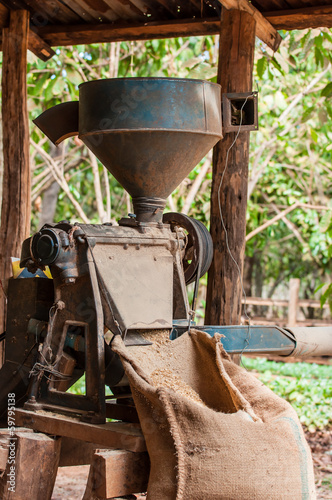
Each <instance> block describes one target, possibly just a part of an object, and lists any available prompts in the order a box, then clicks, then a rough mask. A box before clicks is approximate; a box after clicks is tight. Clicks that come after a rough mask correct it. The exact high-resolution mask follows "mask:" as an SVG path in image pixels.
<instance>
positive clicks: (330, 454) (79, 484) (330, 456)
mask: <svg viewBox="0 0 332 500" xmlns="http://www.w3.org/2000/svg"><path fill="white" fill-rule="evenodd" d="M306 437H307V440H308V443H309V445H310V448H311V451H312V454H313V461H314V467H315V478H316V487H317V499H318V500H322V499H324V500H326V499H329V500H332V430H330V431H327V430H325V431H317V432H315V433H309V432H307V433H306ZM88 474H89V466H88V465H83V466H80V467H62V468H61V469H59V472H58V475H57V479H56V483H55V488H54V492H53V496H52V500H81V499H82V497H83V494H84V491H85V485H86V481H87V478H88ZM127 498H128V499H129V497H127ZM131 498H132V499H137V500H146V497H145V496H142V495H137V496H136V495H135V496H133V497H131Z"/></svg>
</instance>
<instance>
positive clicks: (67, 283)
mask: <svg viewBox="0 0 332 500" xmlns="http://www.w3.org/2000/svg"><path fill="white" fill-rule="evenodd" d="M75 281H76V278H66V279H65V283H66V285H73V284H74V283H75Z"/></svg>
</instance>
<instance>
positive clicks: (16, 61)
mask: <svg viewBox="0 0 332 500" xmlns="http://www.w3.org/2000/svg"><path fill="white" fill-rule="evenodd" d="M28 34H29V12H28V11H26V10H15V11H11V12H10V21H9V27H8V28H4V29H3V30H2V47H3V63H2V127H3V160H4V163H3V168H4V171H3V190H2V209H1V228H0V279H1V283H2V286H0V333H2V332H3V331H4V330H5V310H6V301H5V294H4V289H5V288H6V286H5V281H6V280H7V279H8V278H9V277H10V276H11V261H10V258H11V257H19V256H20V251H21V244H22V241H23V240H24V239H25V238H26V237H27V236H28V235H29V231H30V165H29V121H28V109H27V83H26V79H27V48H28ZM0 361H1V353H0ZM0 364H1V363H0Z"/></svg>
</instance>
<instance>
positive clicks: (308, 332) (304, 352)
mask: <svg viewBox="0 0 332 500" xmlns="http://www.w3.org/2000/svg"><path fill="white" fill-rule="evenodd" d="M287 331H288V332H289V333H291V334H292V335H293V337H294V339H295V342H296V345H295V348H294V350H293V351H292V352H291V353H290V354H288V356H297V357H303V358H304V357H312V356H332V326H318V327H310V326H309V327H301V326H297V327H292V328H287Z"/></svg>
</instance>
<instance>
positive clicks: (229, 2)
mask: <svg viewBox="0 0 332 500" xmlns="http://www.w3.org/2000/svg"><path fill="white" fill-rule="evenodd" d="M218 1H219V2H220V3H221V4H222V5H223V6H224V7H225V8H226V9H238V10H242V11H244V12H247V13H248V14H250V15H251V16H252V17H253V18H254V20H255V21H256V35H257V36H258V38H260V39H261V40H262V42H264V43H266V45H267V46H268V47H270V48H271V49H272V50H274V51H276V50H278V48H279V45H280V43H281V36H280V35H279V33H278V32H277V30H276V29H275V28H274V27H273V26H272V24H271V23H270V22H269V21H268V20H267V19H266V18H265V17H264V16H263V14H261V13H260V12H259V10H257V9H256V8H255V7H254V6H253V5H252V4H251V3H249V2H248V1H247V0H218Z"/></svg>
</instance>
